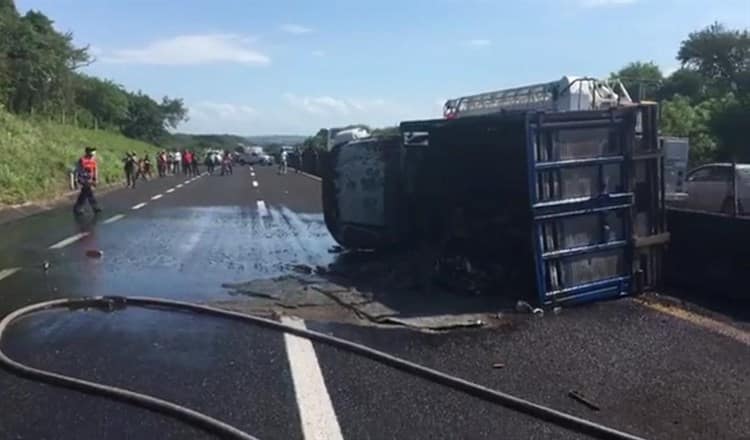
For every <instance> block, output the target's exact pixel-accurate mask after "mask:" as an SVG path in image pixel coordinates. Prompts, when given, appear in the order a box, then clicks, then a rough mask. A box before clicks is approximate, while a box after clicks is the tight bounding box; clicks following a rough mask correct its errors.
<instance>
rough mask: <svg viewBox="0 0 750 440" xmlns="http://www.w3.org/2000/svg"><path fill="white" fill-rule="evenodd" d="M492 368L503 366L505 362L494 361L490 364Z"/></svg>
mask: <svg viewBox="0 0 750 440" xmlns="http://www.w3.org/2000/svg"><path fill="white" fill-rule="evenodd" d="M492 368H505V364H504V363H502V362H495V363H494V364H492Z"/></svg>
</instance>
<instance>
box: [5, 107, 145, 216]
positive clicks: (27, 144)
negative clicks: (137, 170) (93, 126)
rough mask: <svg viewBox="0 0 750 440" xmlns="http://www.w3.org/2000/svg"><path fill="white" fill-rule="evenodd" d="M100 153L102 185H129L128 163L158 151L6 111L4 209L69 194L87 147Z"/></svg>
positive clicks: (119, 137)
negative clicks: (130, 155)
mask: <svg viewBox="0 0 750 440" xmlns="http://www.w3.org/2000/svg"><path fill="white" fill-rule="evenodd" d="M89 145H90V146H93V147H96V149H97V158H98V162H99V180H100V181H101V182H100V183H105V184H107V183H115V182H119V181H121V180H123V179H124V176H123V171H122V159H123V158H124V157H125V153H126V152H128V151H135V152H136V153H138V155H139V156H143V154H144V153H149V155H150V156H151V158H152V160H153V158H154V155H155V154H156V152H157V151H158V149H157V148H156V147H155V146H153V145H149V144H146V143H144V142H140V141H136V140H133V139H129V138H126V137H124V136H122V135H120V134H118V133H113V132H109V131H104V130H98V131H94V130H86V129H82V128H76V127H73V126H70V125H61V124H54V123H48V122H37V121H32V120H27V119H25V118H21V117H18V116H15V115H12V114H10V113H8V112H6V111H5V110H3V109H2V108H0V205H3V204H6V205H9V204H16V203H23V202H27V201H37V200H45V199H51V198H54V197H56V196H59V195H61V194H63V193H65V192H67V191H69V186H68V185H69V184H68V173H69V172H70V169H71V168H72V167H73V166H74V165H75V162H76V160H77V159H78V158H79V157H81V155H82V154H83V149H84V147H85V146H89Z"/></svg>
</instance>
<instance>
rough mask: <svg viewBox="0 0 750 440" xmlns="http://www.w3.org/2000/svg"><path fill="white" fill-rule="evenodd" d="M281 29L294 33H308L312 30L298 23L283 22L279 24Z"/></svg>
mask: <svg viewBox="0 0 750 440" xmlns="http://www.w3.org/2000/svg"><path fill="white" fill-rule="evenodd" d="M281 30H282V31H284V32H286V33H289V34H294V35H302V34H308V33H310V32H312V29H310V28H309V27H305V26H300V25H298V24H285V25H282V26H281Z"/></svg>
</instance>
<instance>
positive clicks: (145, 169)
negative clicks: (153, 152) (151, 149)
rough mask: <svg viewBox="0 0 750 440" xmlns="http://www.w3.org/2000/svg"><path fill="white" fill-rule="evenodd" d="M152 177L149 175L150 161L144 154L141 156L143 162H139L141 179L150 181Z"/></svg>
mask: <svg viewBox="0 0 750 440" xmlns="http://www.w3.org/2000/svg"><path fill="white" fill-rule="evenodd" d="M152 177H153V176H152V175H151V159H149V157H148V153H146V155H145V156H143V160H142V161H141V179H143V180H148V179H151V178H152Z"/></svg>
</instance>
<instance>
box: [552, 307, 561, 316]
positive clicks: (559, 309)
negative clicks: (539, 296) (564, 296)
mask: <svg viewBox="0 0 750 440" xmlns="http://www.w3.org/2000/svg"><path fill="white" fill-rule="evenodd" d="M552 312H553V313H554V314H555V315H559V314H560V313H561V312H562V307H561V306H555V308H553V309H552Z"/></svg>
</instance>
